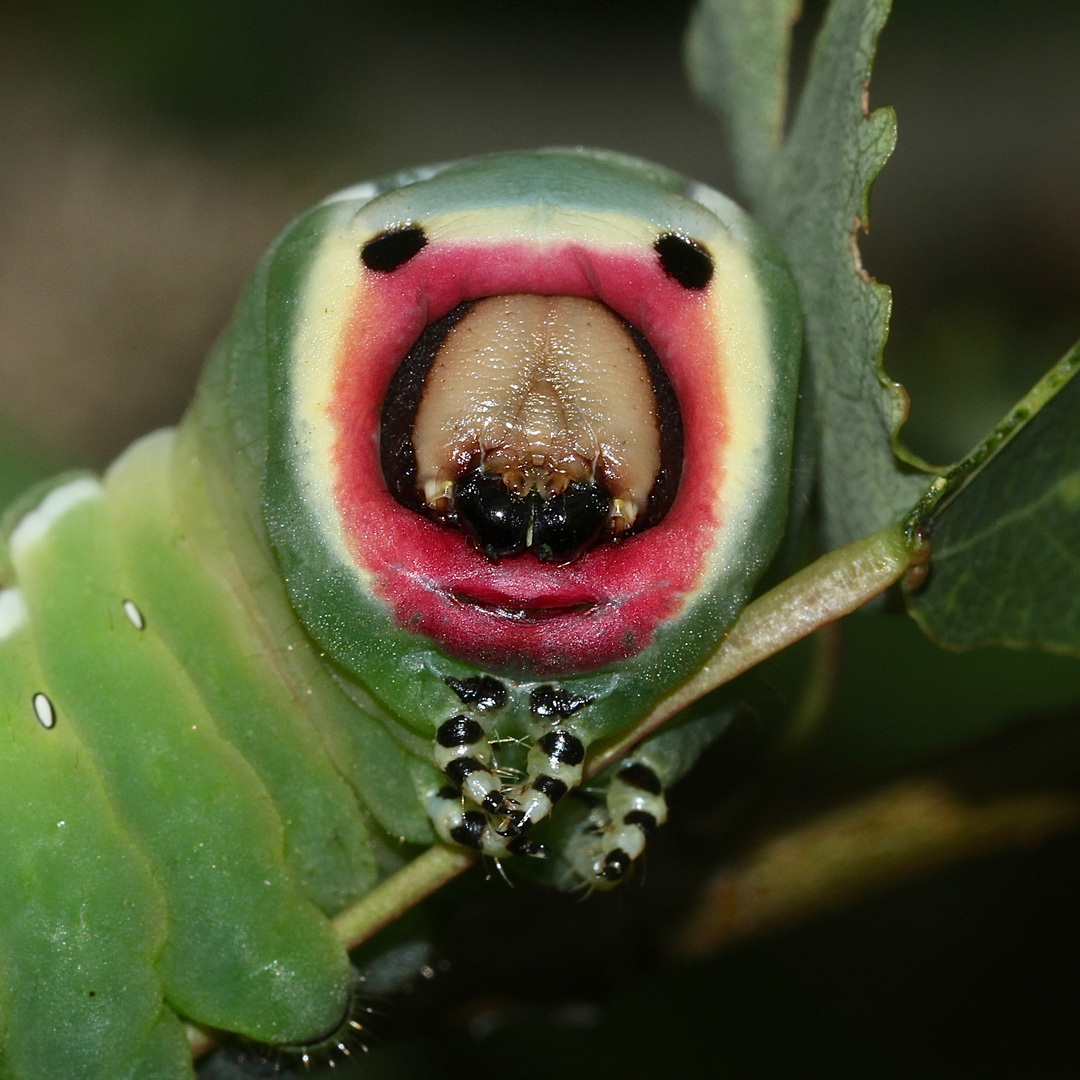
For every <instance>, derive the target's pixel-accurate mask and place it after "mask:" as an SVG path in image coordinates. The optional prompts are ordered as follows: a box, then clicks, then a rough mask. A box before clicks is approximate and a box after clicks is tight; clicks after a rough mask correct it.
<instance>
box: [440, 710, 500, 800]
mask: <svg viewBox="0 0 1080 1080" xmlns="http://www.w3.org/2000/svg"><path fill="white" fill-rule="evenodd" d="M434 758H435V767H436V768H437V769H439V770H441V771H442V772H443V773H445V775H446V777H447V779H448V780H449V781H450V782H451V783H452V784H453V785H454V787H455V788H458V789H459V790H460V791H461V793H462V794H463V795H464V796H465V797H466V798H467V799H469V800H470V801H472V802H474V803H476V805H477V806H480V807H482V808H483V809H484V810H486V811H488V813H491V814H509V813H510V812H511V811H512V810H513V809H514V807H513V805H512V804H511V803H510V802H508V801H507V798H506V796H505V795H504V794H503V791H502V784H501V783H500V782H499V778H498V777H497V776H496V775H495V773H494V771H493V770H492V764H491V763H492V754H491V743H490V742H488V737H487V734H486V733H485V731H484V729H483V728H482V727H481V726H480V723H479V721H477V720H474V719H473V718H472V717H471V716H464V715H462V716H454V717H451V718H450V719H449V720H446V721H444V722H443V723H442V724H440V725H439V728H438V730H437V731H436V732H435V752H434Z"/></svg>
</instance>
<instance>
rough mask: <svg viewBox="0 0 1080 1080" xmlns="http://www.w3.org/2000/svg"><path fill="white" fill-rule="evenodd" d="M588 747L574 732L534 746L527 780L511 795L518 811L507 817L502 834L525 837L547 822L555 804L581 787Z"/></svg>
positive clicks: (558, 732) (549, 736) (550, 737)
mask: <svg viewBox="0 0 1080 1080" xmlns="http://www.w3.org/2000/svg"><path fill="white" fill-rule="evenodd" d="M584 761H585V744H584V743H583V742H582V741H581V739H579V738H578V737H577V736H576V735H575V734H574V733H573V732H571V731H566V730H562V729H557V730H555V731H549V732H547V733H546V734H545V735H541V736H540V738H539V739H538V740H537V741H536V743H535V744H534V745H533V747H532V749H530V751H529V756H528V758H527V759H526V762H525V780H524V781H523V783H522V784H521V785H519V786H518V787H516V788H514V789H513V790H512V791H511V792H510V797H511V801H513V802H514V803H516V804H517V809H514V810H512V811H511V812H510V813H509V814H508V815H507V820H506V824H505V825H504V826H503V827H502V830H501V831H502V832H504V833H505V834H506V835H508V836H513V835H516V834H518V833H523V832H525V831H526V830H528V829H530V828H532V826H533V825H535V824H536V823H537V822H539V821H542V820H543V819H544V818H546V817H547V816H548V815H549V814H550V813H551V811H552V810H553V809H554V807H555V804H556V803H558V801H559V800H560V799H561V798H562V797H563V796H564V795H565V794H566V793H567V792H568V791H569V790H570V789H571V788H575V787H577V786H578V784H580V783H581V770H582V764H583V762H584Z"/></svg>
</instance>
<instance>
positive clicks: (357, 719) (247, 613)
mask: <svg viewBox="0 0 1080 1080" xmlns="http://www.w3.org/2000/svg"><path fill="white" fill-rule="evenodd" d="M218 370H220V369H218V368H217V367H216V366H212V367H211V369H210V372H209V373H208V374H214V373H216V372H217V371H218ZM208 382H210V380H204V384H203V387H202V389H201V392H200V395H199V398H198V399H197V401H196V404H195V405H194V406H193V408H192V409H191V411H190V412H189V414H188V416H187V418H186V419H185V421H184V423H183V425H182V426H181V427H180V429H179V430H178V431H177V433H176V441H175V446H174V452H173V460H172V464H171V467H170V472H171V476H172V486H173V489H174V497H175V504H176V507H177V512H178V514H179V517H180V519H181V520H182V522H183V532H184V539H185V541H186V542H187V543H188V544H189V545H190V546H191V548H192V549H193V551H194V552H196V553H197V555H198V558H199V561H200V562H201V563H202V564H203V565H204V566H206V567H207V569H208V571H210V572H211V573H212V574H213V576H214V577H215V578H216V579H217V581H219V582H220V583H221V584H222V586H223V587H224V588H225V589H226V590H227V592H228V594H229V601H230V602H231V603H233V604H235V605H236V606H237V607H238V608H239V610H240V611H242V613H243V614H242V616H241V617H242V619H243V621H244V623H245V625H246V627H247V629H248V632H249V633H250V634H251V635H252V637H253V639H255V640H256V641H257V642H258V647H259V648H260V649H261V650H262V652H263V655H264V658H265V660H266V662H267V663H268V664H269V665H270V666H271V667H272V668H273V670H274V673H275V677H276V678H277V680H278V681H280V683H281V684H282V686H283V687H284V688H285V689H284V691H283V692H284V693H286V694H287V695H288V696H289V697H290V699H291V700H292V701H293V702H295V703H299V705H300V706H302V707H303V711H304V712H305V714H306V717H307V719H308V720H309V721H310V723H311V724H312V725H313V726H314V727H315V728H316V729H317V730H318V732H319V734H320V736H321V738H322V741H323V743H324V745H325V746H326V747H327V750H328V752H329V754H330V756H331V758H332V760H333V762H334V764H335V766H336V767H337V768H338V769H340V770H341V773H342V774H343V775H344V776H345V778H346V780H347V781H348V782H349V784H350V785H351V787H352V788H353V790H354V791H355V792H356V793H357V795H358V797H359V798H360V799H361V801H362V802H363V803H364V805H365V806H366V807H367V809H368V810H369V811H370V812H371V814H372V816H373V817H374V818H375V820H376V821H377V822H378V824H379V825H380V826H381V827H382V829H383V831H384V832H385V833H386V835H387V837H389V838H391V839H392V840H400V841H405V842H407V843H410V844H430V843H431V842H432V841H433V840H434V833H433V832H432V830H431V825H430V822H429V821H428V819H427V815H426V814H425V813H424V811H423V808H422V806H421V805H420V803H419V802H418V801H417V799H416V797H415V785H414V782H413V779H412V775H413V774H414V773H416V772H417V771H419V772H421V773H424V772H425V771H426V772H430V771H431V770H430V766H429V765H428V764H427V763H428V761H429V759H430V753H429V748H428V745H427V743H426V742H424V741H423V740H421V739H418V738H417V737H416V736H413V735H411V734H410V733H408V732H405V731H403V730H402V729H401V728H400V725H398V724H396V723H395V722H394V719H393V717H392V715H391V714H389V713H387V712H386V710H385V709H383V708H381V707H380V706H379V705H378V704H377V703H376V702H375V700H374V699H373V698H372V697H371V696H370V695H369V694H367V693H366V692H365V691H364V690H363V689H362V688H361V687H360V686H358V685H357V684H356V683H355V682H354V681H352V680H350V679H348V678H347V676H345V674H344V673H343V672H340V671H333V670H331V669H330V668H328V666H327V663H326V659H325V654H324V653H322V652H321V651H319V650H318V649H317V648H316V647H315V646H314V645H313V643H312V642H311V639H310V638H309V637H308V635H307V633H306V632H305V631H304V629H303V627H302V626H301V625H300V622H299V620H298V619H297V617H296V613H295V612H294V610H293V608H292V605H291V604H290V603H289V599H288V596H287V594H286V592H285V587H284V584H283V583H282V580H281V576H280V574H279V573H278V571H277V567H276V565H275V564H274V562H273V559H272V557H271V555H270V552H269V550H268V548H267V546H266V544H265V537H264V536H263V534H262V533H261V531H260V530H259V529H257V528H256V527H254V525H253V522H252V519H251V516H250V515H251V512H252V511H251V504H250V502H249V499H248V498H247V496H246V493H245V489H244V488H243V485H242V475H238V473H237V471H236V469H235V465H236V462H237V460H238V459H239V455H236V454H231V455H230V454H228V453H227V452H225V451H223V449H222V444H221V443H220V441H219V439H218V435H219V433H220V429H221V425H222V424H223V423H224V422H225V419H224V414H225V412H226V409H227V407H228V404H229V400H230V399H229V398H227V397H222V396H220V395H219V394H217V393H215V392H213V391H216V390H217V387H214V386H213V384H212V382H210V385H209V386H208V385H207V384H208ZM254 506H255V509H256V510H257V507H258V504H257V503H255V504H254Z"/></svg>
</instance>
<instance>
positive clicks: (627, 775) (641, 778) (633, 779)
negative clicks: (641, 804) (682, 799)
mask: <svg viewBox="0 0 1080 1080" xmlns="http://www.w3.org/2000/svg"><path fill="white" fill-rule="evenodd" d="M619 779H620V780H621V781H622V782H623V783H624V784H629V785H630V786H631V787H636V788H640V789H641V790H642V791H647V792H648V793H649V794H650V795H659V794H660V792H661V790H662V788H661V786H660V778H659V777H658V776H657V775H656V773H654V772H653V771H652V769H650V768H649V766H648V765H642V764H641V762H640V761H632V762H630V764H629V765H624V766H623V767H622V768H621V769H620V770H619Z"/></svg>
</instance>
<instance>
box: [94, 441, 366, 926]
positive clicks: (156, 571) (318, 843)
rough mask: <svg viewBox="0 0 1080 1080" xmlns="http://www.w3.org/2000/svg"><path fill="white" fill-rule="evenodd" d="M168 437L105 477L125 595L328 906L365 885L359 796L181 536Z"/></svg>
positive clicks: (293, 862) (308, 888)
mask: <svg viewBox="0 0 1080 1080" xmlns="http://www.w3.org/2000/svg"><path fill="white" fill-rule="evenodd" d="M174 438H175V436H174V434H173V433H172V432H159V433H158V434H156V435H152V436H149V437H147V438H145V439H142V440H140V442H138V443H136V444H135V446H133V447H132V448H131V449H130V450H129V451H128V452H127V453H126V454H124V456H123V457H122V458H120V460H119V461H117V462H116V464H115V465H113V467H112V468H111V469H110V470H109V472H108V474H107V475H106V478H105V493H106V499H107V501H108V503H109V506H110V508H111V509H112V511H113V514H114V517H115V520H116V522H117V526H118V528H119V532H120V536H121V538H122V542H123V544H122V546H123V551H124V555H125V557H126V564H127V567H126V568H127V571H128V575H129V580H130V583H131V598H132V600H133V601H134V602H135V603H136V605H137V607H138V610H139V611H140V613H141V615H142V617H143V618H144V619H145V620H146V621H147V625H148V626H149V627H150V629H151V630H152V631H153V632H154V633H155V634H157V635H159V636H160V637H161V639H162V641H163V642H164V643H165V644H166V645H167V646H168V648H169V649H170V651H171V652H172V653H173V655H174V656H175V657H176V659H177V660H178V661H179V662H180V665H181V666H182V667H183V669H184V671H185V672H187V674H188V676H189V677H190V678H191V680H192V681H193V682H194V683H195V685H196V687H197V689H198V691H199V694H200V696H201V698H202V701H203V704H204V705H205V707H206V709H207V710H208V711H209V713H210V715H211V716H212V717H213V718H214V723H215V725H216V726H217V728H218V730H219V731H220V733H221V734H222V735H223V736H224V737H225V738H227V739H228V740H229V741H230V742H231V743H232V744H233V746H235V747H236V749H237V750H239V752H240V753H241V754H242V755H243V756H244V758H246V759H247V761H248V763H249V764H250V765H251V766H252V767H253V768H254V769H255V771H256V772H257V773H258V774H259V778H260V779H261V780H262V782H263V784H264V785H265V786H266V788H267V790H268V791H269V792H270V795H271V798H272V799H273V802H274V805H275V806H276V807H277V810H278V812H279V813H280V815H281V818H282V821H283V822H284V838H285V851H286V859H287V862H288V864H289V866H290V868H291V869H292V871H293V873H294V875H295V877H296V879H297V880H298V881H299V882H300V884H301V886H302V887H303V889H304V891H305V893H306V894H307V895H308V896H309V897H311V899H312V900H314V901H315V903H316V904H317V905H318V906H319V907H320V908H321V909H322V910H323V911H324V912H326V913H327V914H334V913H336V912H338V911H340V910H341V909H342V908H343V907H345V906H346V905H347V904H348V903H350V902H351V901H352V900H354V899H356V898H357V897H358V896H362V895H363V894H364V893H366V892H367V891H368V890H369V889H370V888H371V887H372V886H373V885H374V884H375V876H376V868H375V862H374V858H373V856H372V850H371V843H370V840H369V837H368V830H367V827H366V825H365V823H364V818H363V814H362V811H361V808H360V805H359V804H358V802H357V799H356V795H355V793H354V792H353V791H352V789H351V788H350V787H349V786H348V784H347V783H346V782H345V780H344V779H343V777H342V776H341V774H340V773H339V772H338V771H337V769H336V768H335V767H334V764H333V762H332V761H331V759H330V756H329V755H328V753H327V751H326V748H325V747H324V745H323V743H322V741H321V740H320V738H319V734H318V732H317V731H315V729H314V728H313V727H312V726H311V725H310V724H309V723H307V722H306V721H305V715H304V710H303V707H302V705H301V703H300V702H298V701H297V700H296V698H295V697H294V696H293V695H291V694H290V693H289V692H288V688H287V687H285V686H284V685H283V684H282V682H281V681H280V679H278V678H277V675H276V672H275V670H274V667H273V665H272V664H271V661H270V660H269V658H268V656H267V654H266V653H265V652H263V651H262V649H260V648H259V643H258V642H257V641H256V640H255V638H254V636H253V633H252V630H251V626H250V623H249V622H247V621H246V620H245V619H244V617H243V612H242V610H240V609H239V608H238V607H237V605H236V604H235V603H233V602H232V601H231V598H230V597H229V595H228V593H226V592H225V590H224V589H223V588H222V586H221V584H220V583H219V582H218V581H216V580H215V579H214V578H212V576H211V575H210V573H209V571H208V570H207V569H206V567H205V566H203V564H202V563H201V562H199V560H198V559H197V557H196V556H195V554H194V553H193V552H192V550H191V549H190V547H189V545H188V544H187V543H186V542H185V540H184V537H183V535H182V533H181V528H180V522H179V519H178V516H177V513H176V508H175V507H174V505H173V499H172V498H171V494H172V486H171V485H170V484H167V483H162V482H161V479H162V478H163V477H169V476H170V475H171V464H172V454H173V446H174Z"/></svg>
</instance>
